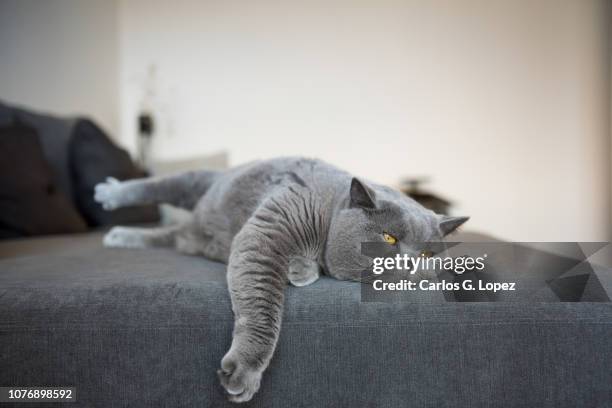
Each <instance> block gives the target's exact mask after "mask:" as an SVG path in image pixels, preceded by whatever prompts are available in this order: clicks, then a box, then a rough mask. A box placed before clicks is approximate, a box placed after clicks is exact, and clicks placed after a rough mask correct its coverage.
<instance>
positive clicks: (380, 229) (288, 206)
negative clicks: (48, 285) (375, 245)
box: [95, 158, 467, 402]
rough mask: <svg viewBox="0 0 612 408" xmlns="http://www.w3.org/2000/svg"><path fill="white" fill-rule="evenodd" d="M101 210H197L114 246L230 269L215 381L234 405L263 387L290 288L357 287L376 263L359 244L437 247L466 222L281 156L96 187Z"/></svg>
mask: <svg viewBox="0 0 612 408" xmlns="http://www.w3.org/2000/svg"><path fill="white" fill-rule="evenodd" d="M95 199H96V200H97V201H98V202H100V203H102V205H103V206H104V208H106V209H108V210H112V209H115V208H119V207H124V206H131V205H139V204H148V203H167V204H171V205H174V206H178V207H181V208H184V209H187V210H190V211H191V214H192V215H191V219H190V220H189V221H187V222H184V223H181V224H178V225H172V226H167V227H160V228H153V229H143V228H127V227H115V228H113V229H111V230H110V231H109V232H108V234H107V235H106V236H105V237H104V243H105V245H107V246H111V247H158V246H164V247H174V248H176V249H177V250H178V251H181V252H184V253H188V254H194V255H202V256H205V257H207V258H210V259H214V260H217V261H221V262H225V263H227V264H228V268H227V280H228V286H229V291H230V296H231V300H232V309H233V312H234V317H235V323H234V332H233V340H232V345H231V347H230V349H229V351H228V352H227V353H226V354H225V356H224V357H223V359H222V360H221V369H220V370H218V376H219V379H220V381H221V384H222V385H223V387H224V388H225V390H226V391H227V393H228V395H229V399H230V400H231V401H233V402H244V401H248V400H250V399H251V398H252V397H253V395H254V394H255V392H257V390H258V389H259V384H260V380H261V376H262V373H263V372H264V370H265V369H266V367H267V366H268V364H269V362H270V359H271V358H272V354H273V353H274V349H275V347H276V343H277V340H278V336H279V331H280V326H281V316H282V309H283V301H284V288H285V286H286V285H287V284H288V283H291V284H293V285H295V286H304V285H308V284H310V283H312V282H314V281H316V280H317V279H318V278H319V276H320V275H321V274H325V275H329V276H331V277H333V278H336V279H341V280H353V281H359V280H360V278H361V276H360V275H361V271H362V270H364V269H365V268H366V267H367V266H368V265H369V263H370V261H371V260H370V259H369V258H367V257H365V256H363V255H361V253H360V248H361V243H362V242H366V241H368V242H376V241H380V242H388V243H390V244H395V245H399V246H400V247H401V249H402V251H404V252H406V253H416V252H417V251H419V248H416V247H415V246H416V245H415V243H418V242H425V241H439V240H441V239H442V237H443V236H445V235H447V234H449V233H450V232H452V231H453V230H455V229H456V228H457V227H458V226H459V225H461V224H463V223H464V222H465V221H466V220H467V217H447V216H439V215H437V214H435V213H433V212H432V211H430V210H427V209H425V208H424V207H422V206H421V205H419V204H418V203H416V202H415V201H414V200H412V199H410V198H408V197H407V196H405V195H403V194H401V193H400V192H398V191H395V190H393V189H391V188H388V187H385V186H381V185H377V184H373V183H366V182H363V181H360V180H359V179H357V178H354V177H352V176H351V175H350V174H349V173H347V172H344V171H342V170H340V169H338V168H336V167H334V166H331V165H329V164H327V163H325V162H322V161H320V160H314V159H304V158H280V159H273V160H265V161H258V162H253V163H249V164H245V165H242V166H239V167H235V168H233V169H230V170H227V171H223V172H215V171H199V172H189V173H185V174H179V175H176V176H170V177H164V178H150V179H140V180H130V181H125V182H119V181H117V180H113V179H109V180H107V182H105V183H101V184H99V185H98V186H96V189H95Z"/></svg>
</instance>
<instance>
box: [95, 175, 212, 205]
mask: <svg viewBox="0 0 612 408" xmlns="http://www.w3.org/2000/svg"><path fill="white" fill-rule="evenodd" d="M218 174H219V173H218V172H216V171H209V170H201V171H191V172H187V173H182V174H177V175H173V176H168V177H152V178H143V179H135V180H127V181H119V180H116V179H114V178H108V179H106V181H105V182H103V183H100V184H98V185H97V186H96V187H95V191H94V199H95V200H96V201H97V202H98V203H100V204H102V207H103V208H104V209H105V210H114V209H116V208H120V207H129V206H134V205H144V204H162V203H166V204H171V205H174V206H176V207H180V208H184V209H186V210H192V209H193V207H194V206H195V205H196V203H197V202H198V200H199V199H200V198H201V197H202V196H203V195H204V194H205V193H206V191H207V190H208V189H209V188H210V186H212V184H213V183H214V182H215V180H216V178H217V175H218Z"/></svg>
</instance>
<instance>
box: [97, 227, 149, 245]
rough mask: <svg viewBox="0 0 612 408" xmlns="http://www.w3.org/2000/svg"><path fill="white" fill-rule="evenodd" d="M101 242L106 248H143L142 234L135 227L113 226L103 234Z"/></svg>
mask: <svg viewBox="0 0 612 408" xmlns="http://www.w3.org/2000/svg"><path fill="white" fill-rule="evenodd" d="M103 243H104V246H105V247H108V248H145V247H146V245H145V242H144V240H143V237H142V234H141V233H140V232H139V231H138V230H137V229H135V228H130V227H113V228H111V229H110V231H108V232H107V233H106V235H104V239H103Z"/></svg>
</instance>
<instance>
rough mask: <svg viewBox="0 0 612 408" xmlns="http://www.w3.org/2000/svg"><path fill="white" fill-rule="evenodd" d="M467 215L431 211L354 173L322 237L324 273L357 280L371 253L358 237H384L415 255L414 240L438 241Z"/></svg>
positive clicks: (372, 239)
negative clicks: (324, 240) (365, 252)
mask: <svg viewBox="0 0 612 408" xmlns="http://www.w3.org/2000/svg"><path fill="white" fill-rule="evenodd" d="M467 219H468V218H467V217H446V216H440V215H437V214H435V213H434V212H432V211H430V210H428V209H426V208H424V207H423V206H421V205H420V204H418V203H417V202H415V201H414V200H412V199H411V198H409V197H407V196H404V195H403V194H401V193H399V192H397V191H395V190H392V189H390V188H387V187H382V186H381V187H376V191H374V190H372V189H371V188H370V187H368V186H367V185H365V184H364V183H363V182H361V181H360V180H358V179H356V178H353V180H352V181H351V186H350V190H349V200H348V205H347V206H346V208H344V209H342V210H340V211H339V213H338V214H336V215H335V216H334V218H333V220H332V224H331V226H330V231H329V235H328V239H327V247H326V252H325V262H326V266H327V273H328V274H329V275H331V276H332V277H334V278H336V279H342V280H355V281H359V280H361V271H363V270H364V269H365V268H367V267H368V266H369V265H370V263H371V259H370V258H369V257H367V256H364V255H362V254H361V243H362V242H386V243H388V244H391V245H396V246H398V247H399V248H400V249H401V251H402V253H407V254H409V255H411V256H416V255H418V254H419V253H420V251H421V249H422V248H419V245H418V244H419V243H422V242H431V241H441V240H442V238H443V237H444V236H445V235H447V234H449V233H451V232H452V231H454V230H455V229H456V228H457V227H459V226H460V225H461V224H463V223H464V222H465V221H467Z"/></svg>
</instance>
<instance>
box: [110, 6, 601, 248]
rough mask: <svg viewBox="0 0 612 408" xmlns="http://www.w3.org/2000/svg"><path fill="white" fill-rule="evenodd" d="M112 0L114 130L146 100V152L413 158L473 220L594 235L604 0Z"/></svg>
mask: <svg viewBox="0 0 612 408" xmlns="http://www.w3.org/2000/svg"><path fill="white" fill-rule="evenodd" d="M119 16H120V43H121V48H120V52H121V59H120V60H121V73H120V89H121V131H122V132H121V135H122V141H123V142H124V143H126V144H127V145H130V146H133V145H134V140H135V134H134V131H133V129H134V118H135V116H136V114H137V111H138V109H140V107H141V106H142V105H146V106H149V107H150V108H152V109H153V110H154V111H155V112H156V114H157V116H158V117H157V119H158V122H159V125H160V135H159V136H160V137H159V138H158V140H157V145H156V151H157V155H158V157H161V158H167V159H170V158H172V159H174V158H180V157H188V156H192V155H195V154H200V153H207V152H215V151H219V150H223V149H228V150H229V152H230V155H231V159H232V162H233V163H241V162H245V161H247V160H251V159H255V158H262V157H273V156H277V155H294V154H301V155H307V156H316V157H321V158H323V159H326V160H329V161H331V162H333V163H335V164H337V165H339V166H341V167H344V168H346V169H348V170H350V171H353V172H354V173H356V174H359V175H362V176H365V177H368V178H371V179H373V180H376V181H380V182H384V183H389V184H392V183H396V182H397V181H398V179H399V178H400V177H402V176H405V175H429V176H431V177H432V178H433V184H432V185H431V187H432V188H433V189H435V190H436V191H439V192H442V193H443V194H444V195H446V196H448V197H450V198H451V199H453V200H455V201H456V202H457V205H458V208H457V211H458V212H460V213H465V214H469V215H472V216H473V218H472V220H471V221H470V225H471V228H474V229H480V230H483V231H487V232H490V233H493V234H496V235H498V236H501V237H503V238H508V239H514V240H525V241H527V240H568V241H574V240H602V239H609V238H610V232H611V231H610V184H611V182H610V167H609V166H610V133H609V125H608V116H609V112H610V110H609V108H610V102H609V89H610V71H609V55H610V54H609V50H608V39H607V25H608V20H607V18H608V11H607V10H606V3H605V1H604V0H584V1H575V0H535V1H534V0H512V1H500V0H496V1H492V0H468V1H456V0H445V1H441V0H437V1H425V0H422V1H393V0H382V1H378V0H366V1H344V0H336V1H320V0H315V1H307V2H282V1H272V0H263V1H226V2H220V1H205V2H202V1H195V0H194V1H184V0H177V1H172V2H167V1H162V0H156V1H145V0H126V1H120V12H119ZM151 67H152V68H151ZM151 72H152V73H151ZM147 78H148V79H147ZM145 89H148V90H147V91H145ZM145 93H148V94H149V97H148V98H144V96H143V95H144V94H145ZM143 101H145V102H143Z"/></svg>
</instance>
